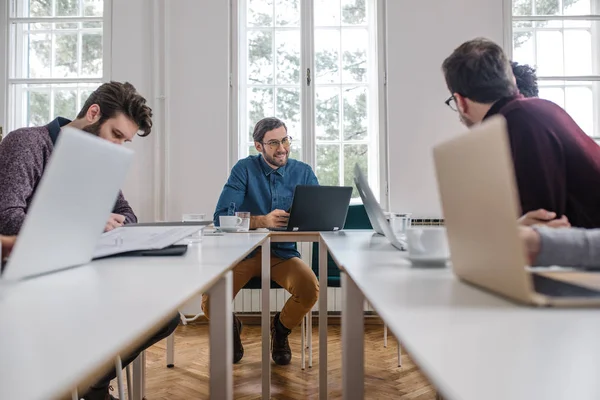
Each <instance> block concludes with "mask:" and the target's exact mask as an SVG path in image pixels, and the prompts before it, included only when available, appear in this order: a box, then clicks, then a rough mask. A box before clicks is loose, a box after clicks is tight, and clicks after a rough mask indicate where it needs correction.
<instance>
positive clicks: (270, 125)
mask: <svg viewBox="0 0 600 400" xmlns="http://www.w3.org/2000/svg"><path fill="white" fill-rule="evenodd" d="M282 126H283V127H284V128H285V131H286V132H287V126H285V124H284V123H283V121H282V120H280V119H279V118H275V117H267V118H263V119H261V120H260V121H258V122H257V123H256V125H255V126H254V132H253V133H252V138H253V139H254V141H255V142H258V143H262V141H263V139H264V138H265V135H266V134H267V132H270V131H272V130H273V129H277V128H281V127H282Z"/></svg>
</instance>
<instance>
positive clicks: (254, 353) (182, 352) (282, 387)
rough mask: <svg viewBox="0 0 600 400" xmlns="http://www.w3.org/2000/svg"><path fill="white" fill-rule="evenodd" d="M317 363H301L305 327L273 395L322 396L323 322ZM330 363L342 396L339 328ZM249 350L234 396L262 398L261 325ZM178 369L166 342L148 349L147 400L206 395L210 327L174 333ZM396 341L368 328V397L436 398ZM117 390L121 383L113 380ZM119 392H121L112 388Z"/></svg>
mask: <svg viewBox="0 0 600 400" xmlns="http://www.w3.org/2000/svg"><path fill="white" fill-rule="evenodd" d="M313 329H314V330H313V351H314V353H313V368H311V369H309V368H308V366H307V368H306V370H304V371H302V369H301V368H300V367H301V365H300V334H299V332H300V329H295V330H294V332H292V334H291V335H290V346H291V348H292V353H293V359H292V363H291V364H290V365H288V366H283V367H282V366H277V365H275V364H273V363H272V364H271V365H272V378H271V394H272V398H274V399H316V398H318V382H319V369H318V367H319V361H318V360H319V359H318V347H319V346H318V327H317V326H314V327H313ZM328 329H329V332H328V343H329V345H328V365H329V379H328V380H329V384H328V386H329V388H328V391H329V398H331V399H337V398H341V371H342V370H341V339H340V327H339V326H332V325H330V326H329V328H328ZM242 342H243V343H244V348H245V355H244V358H243V359H242V361H241V362H240V363H239V364H236V365H234V367H233V371H234V382H233V383H234V398H236V399H259V398H260V393H261V379H260V371H261V364H260V361H261V359H260V351H261V342H260V327H259V326H244V330H243V333H242ZM175 343H176V344H175V349H176V351H175V368H173V369H168V368H166V367H165V364H166V363H165V346H166V341H161V342H159V343H157V344H156V345H155V346H153V347H151V348H150V349H148V351H147V352H146V360H147V361H146V362H147V364H146V365H147V374H146V379H147V381H146V382H147V383H146V398H147V399H148V400H159V399H160V400H162V399H165V400H167V399H169V400H183V399H186V400H187V399H207V398H208V397H209V388H208V359H209V358H208V350H209V349H208V326H207V325H188V326H180V327H179V328H177V331H176V338H175ZM396 346H397V345H396V340H395V339H394V338H393V337H392V336H391V335H390V336H388V347H387V348H384V347H383V327H382V326H380V325H367V326H366V327H365V392H366V395H365V398H367V399H418V400H429V399H435V390H434V388H433V387H432V386H431V385H430V384H429V382H428V381H427V379H426V378H425V377H424V376H423V375H422V374H421V373H420V371H419V369H418V368H417V367H416V366H415V364H414V363H413V362H412V361H411V360H410V358H409V357H408V356H407V355H406V353H403V354H402V363H403V366H402V367H401V368H398V367H397V347H396ZM113 386H114V387H115V389H116V384H113ZM113 395H115V396H116V395H117V393H113Z"/></svg>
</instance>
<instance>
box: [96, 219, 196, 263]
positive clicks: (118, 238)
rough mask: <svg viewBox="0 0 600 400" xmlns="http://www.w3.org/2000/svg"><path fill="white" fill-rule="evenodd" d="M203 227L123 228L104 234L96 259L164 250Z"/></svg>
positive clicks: (98, 246)
mask: <svg viewBox="0 0 600 400" xmlns="http://www.w3.org/2000/svg"><path fill="white" fill-rule="evenodd" d="M203 228H204V227H203V226H198V225H196V226H139V227H127V226H123V227H120V228H117V229H114V230H112V231H110V232H106V233H104V234H103V235H102V236H101V237H100V240H99V241H98V244H97V245H96V249H95V250H94V258H100V257H107V256H112V255H115V254H120V253H127V252H130V251H139V250H156V249H164V248H165V247H168V246H171V245H173V244H175V243H177V242H179V241H180V240H182V239H185V238H186V237H188V236H190V235H193V234H195V233H196V232H198V231H200V230H202V229H203Z"/></svg>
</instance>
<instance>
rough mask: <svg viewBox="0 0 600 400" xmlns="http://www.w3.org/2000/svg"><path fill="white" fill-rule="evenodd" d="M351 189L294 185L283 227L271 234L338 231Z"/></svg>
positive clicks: (343, 218) (346, 210) (345, 187)
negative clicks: (292, 196)
mask: <svg viewBox="0 0 600 400" xmlns="http://www.w3.org/2000/svg"><path fill="white" fill-rule="evenodd" d="M351 197H352V187H350V186H318V185H298V186H296V188H295V189H294V198H293V200H292V207H291V208H290V211H289V212H290V218H289V220H288V224H287V226H286V227H282V228H270V230H272V231H288V232H327V231H340V230H342V229H343V228H344V224H345V223H346V216H347V214H348V207H349V206H350V198H351Z"/></svg>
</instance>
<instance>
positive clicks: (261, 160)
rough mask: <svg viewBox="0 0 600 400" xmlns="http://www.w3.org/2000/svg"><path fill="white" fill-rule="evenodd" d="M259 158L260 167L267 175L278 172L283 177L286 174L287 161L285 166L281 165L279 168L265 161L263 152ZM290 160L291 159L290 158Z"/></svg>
mask: <svg viewBox="0 0 600 400" xmlns="http://www.w3.org/2000/svg"><path fill="white" fill-rule="evenodd" d="M258 159H259V163H260V167H261V168H262V170H263V172H264V174H265V176H269V175H271V174H272V173H273V172H276V173H277V174H279V175H280V176H281V177H284V176H285V169H286V168H285V167H286V166H287V163H286V164H285V165H284V166H283V167H279V168H277V169H273V168H271V166H270V165H269V164H267V162H266V161H265V159H264V158H263V156H262V154H260V155H259V156H258ZM288 162H289V160H288Z"/></svg>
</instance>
